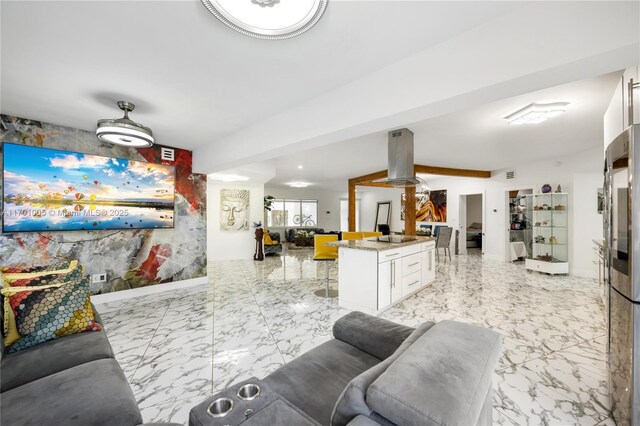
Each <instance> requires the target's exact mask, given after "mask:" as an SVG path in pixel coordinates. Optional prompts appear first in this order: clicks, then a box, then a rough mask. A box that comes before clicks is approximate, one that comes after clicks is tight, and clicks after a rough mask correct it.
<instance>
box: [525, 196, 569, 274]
mask: <svg viewBox="0 0 640 426" xmlns="http://www.w3.org/2000/svg"><path fill="white" fill-rule="evenodd" d="M526 206H527V207H526V208H527V214H526V218H527V221H528V224H527V228H528V229H530V230H531V231H530V232H525V244H526V246H527V253H528V255H527V259H526V261H525V267H526V268H527V269H530V270H532V271H538V272H545V273H547V274H552V275H555V274H568V273H569V229H568V224H569V222H568V221H569V194H566V193H557V192H556V193H548V194H533V195H527V196H526Z"/></svg>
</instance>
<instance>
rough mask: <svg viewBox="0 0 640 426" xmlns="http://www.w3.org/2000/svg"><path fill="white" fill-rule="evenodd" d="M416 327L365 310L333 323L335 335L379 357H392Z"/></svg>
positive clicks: (352, 313)
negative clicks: (373, 314)
mask: <svg viewBox="0 0 640 426" xmlns="http://www.w3.org/2000/svg"><path fill="white" fill-rule="evenodd" d="M414 330H415V329H414V328H411V327H407V326H406V325H402V324H398V323H395V322H392V321H389V320H386V319H383V318H378V317H374V316H372V315H368V314H365V313H363V312H357V311H355V312H351V313H349V314H347V315H345V316H343V317H342V318H340V319H339V320H338V321H336V322H335V324H334V325H333V337H335V338H336V339H338V340H342V341H343V342H346V343H348V344H350V345H352V346H355V347H356V348H358V349H360V350H362V351H365V352H367V353H368V354H371V355H373V356H374V357H376V358H379V359H385V358H388V357H390V356H391V355H392V354H393V353H394V352H395V351H396V349H398V347H399V346H400V345H401V344H402V342H404V341H405V339H406V338H407V337H409V335H410V334H411V333H413V331H414Z"/></svg>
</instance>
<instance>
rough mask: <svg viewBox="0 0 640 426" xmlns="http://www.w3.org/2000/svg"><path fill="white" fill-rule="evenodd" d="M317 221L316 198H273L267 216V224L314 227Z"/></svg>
mask: <svg viewBox="0 0 640 426" xmlns="http://www.w3.org/2000/svg"><path fill="white" fill-rule="evenodd" d="M317 223H318V200H290V199H285V200H281V199H276V200H274V202H273V204H272V207H271V211H270V212H269V214H268V216H267V226H282V227H285V226H286V227H294V226H295V227H315V226H317Z"/></svg>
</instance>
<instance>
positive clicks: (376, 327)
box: [189, 312, 501, 426]
mask: <svg viewBox="0 0 640 426" xmlns="http://www.w3.org/2000/svg"><path fill="white" fill-rule="evenodd" d="M333 335H334V339H333V340H330V341H328V342H326V343H324V344H322V345H320V346H318V347H317V348H315V349H313V350H311V351H309V352H307V353H305V354H304V355H302V356H300V357H299V358H296V359H295V360H293V361H291V362H289V363H288V364H286V365H285V366H283V367H281V368H280V369H278V370H276V371H275V372H274V373H272V374H270V375H269V376H267V377H265V378H264V379H263V380H259V379H257V378H252V379H249V380H247V381H244V382H242V383H239V384H236V385H234V386H231V387H230V388H228V389H226V390H225V391H223V392H221V393H219V394H217V395H214V396H213V397H212V398H210V399H208V400H207V401H204V402H203V403H201V404H199V405H198V406H196V407H194V408H193V409H192V410H191V413H190V418H189V424H190V426H207V425H217V424H220V425H230V426H233V425H239V424H243V425H273V424H297V425H316V426H317V425H332V426H345V425H349V426H376V425H377V426H379V425H387V426H389V425H416V426H418V425H419V426H426V425H465V426H467V425H491V424H492V396H493V388H492V380H491V379H492V374H493V372H494V370H495V367H496V365H497V362H498V358H499V356H500V352H501V341H500V336H499V335H498V334H497V333H495V332H493V331H491V330H488V329H486V328H483V327H478V326H474V325H470V324H464V323H459V322H454V321H442V322H439V323H438V324H434V323H432V322H428V323H425V324H422V325H421V326H419V327H418V328H416V329H413V328H410V327H405V326H403V325H399V324H395V323H393V322H390V321H387V320H384V319H381V318H377V317H373V316H370V315H367V314H363V313H361V312H352V313H350V314H348V315H346V316H344V317H342V318H341V319H339V320H338V321H337V322H336V323H335V325H334V327H333ZM246 384H257V385H258V386H259V387H260V388H261V391H260V394H259V396H258V397H255V398H254V399H252V400H243V399H242V398H240V395H239V394H238V392H239V390H240V389H241V388H242V387H243V386H245V385H246ZM225 398H226V399H227V400H228V401H227V402H226V404H221V403H220V401H222V402H224V399H225ZM229 401H230V402H229ZM214 402H215V404H214ZM212 404H213V405H212ZM210 407H211V410H212V411H213V412H214V414H216V411H215V410H216V407H217V408H220V407H222V408H220V409H221V410H222V412H224V410H225V409H228V408H229V407H234V408H232V409H231V410H229V411H228V412H227V413H225V414H224V415H223V416H220V414H221V412H217V415H218V417H214V416H213V415H212V414H210V413H208V412H207V411H208V410H209V409H210Z"/></svg>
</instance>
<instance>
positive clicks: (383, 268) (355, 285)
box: [328, 238, 435, 315]
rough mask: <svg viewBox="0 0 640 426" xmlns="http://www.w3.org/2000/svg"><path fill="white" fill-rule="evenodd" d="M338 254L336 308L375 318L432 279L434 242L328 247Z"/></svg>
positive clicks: (342, 243) (364, 242)
mask: <svg viewBox="0 0 640 426" xmlns="http://www.w3.org/2000/svg"><path fill="white" fill-rule="evenodd" d="M328 244H330V245H336V246H338V247H339V250H338V288H339V296H338V297H339V304H340V306H342V307H344V308H347V309H352V310H358V311H362V312H366V313H369V314H373V315H376V314H378V313H380V312H382V311H383V310H385V309H388V308H389V307H391V306H393V305H394V304H396V303H398V302H399V301H401V300H403V299H405V298H407V297H409V296H411V295H412V294H414V293H416V292H417V291H419V290H421V289H423V288H424V287H425V286H427V285H429V284H430V283H431V282H433V280H434V279H435V241H434V240H433V239H431V238H418V239H416V240H414V241H410V242H403V243H398V244H396V243H384V242H378V241H376V240H375V239H372V240H357V241H339V242H336V243H328Z"/></svg>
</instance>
